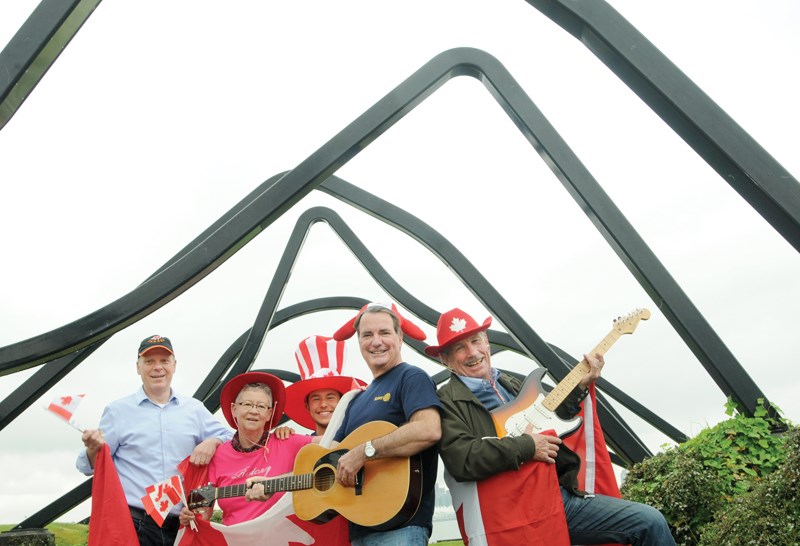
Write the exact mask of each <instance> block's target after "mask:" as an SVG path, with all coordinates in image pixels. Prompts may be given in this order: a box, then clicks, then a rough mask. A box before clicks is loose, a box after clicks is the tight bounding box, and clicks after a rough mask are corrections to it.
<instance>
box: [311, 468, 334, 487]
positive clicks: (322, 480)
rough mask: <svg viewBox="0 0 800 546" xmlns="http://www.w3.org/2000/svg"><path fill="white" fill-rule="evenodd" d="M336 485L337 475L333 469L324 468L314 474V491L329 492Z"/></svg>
mask: <svg viewBox="0 0 800 546" xmlns="http://www.w3.org/2000/svg"><path fill="white" fill-rule="evenodd" d="M334 483H336V474H335V473H334V471H333V468H330V467H323V468H320V469H319V470H317V472H316V473H315V474H314V489H316V490H317V491H327V490H328V489H330V488H331V487H333V485H334Z"/></svg>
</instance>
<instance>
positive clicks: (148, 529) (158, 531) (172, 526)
mask: <svg viewBox="0 0 800 546" xmlns="http://www.w3.org/2000/svg"><path fill="white" fill-rule="evenodd" d="M129 508H130V509H131V518H132V519H133V528H134V529H136V534H137V535H138V536H139V544H140V545H141V546H172V545H173V544H175V536H176V535H177V534H178V528H179V527H180V521H179V520H178V516H167V519H166V520H165V521H164V525H163V527H159V526H158V523H156V521H155V520H154V519H153V518H151V517H150V516H148V515H147V513H146V512H145V511H144V510H142V509H141V508H134V507H132V506H131V507H129Z"/></svg>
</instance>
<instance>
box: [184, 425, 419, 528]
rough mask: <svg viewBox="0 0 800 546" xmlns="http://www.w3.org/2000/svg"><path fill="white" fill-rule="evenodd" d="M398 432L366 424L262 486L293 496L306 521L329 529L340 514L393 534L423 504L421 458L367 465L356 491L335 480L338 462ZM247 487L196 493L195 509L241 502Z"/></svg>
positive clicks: (311, 451) (306, 452)
mask: <svg viewBox="0 0 800 546" xmlns="http://www.w3.org/2000/svg"><path fill="white" fill-rule="evenodd" d="M396 428H397V427H396V426H395V425H393V424H392V423H389V422H387V421H373V422H371V423H366V424H365V425H362V426H360V427H358V428H357V429H355V430H354V431H353V432H351V433H350V434H349V435H348V436H347V437H346V438H345V439H344V440H342V442H341V443H340V444H339V445H338V446H336V447H335V448H331V449H327V448H324V447H322V446H320V445H318V444H308V445H306V446H303V447H302V448H301V449H300V451H299V452H298V453H297V458H295V461H294V471H293V473H292V474H291V475H284V476H280V477H276V478H271V479H267V480H263V481H260V482H258V483H262V484H263V485H264V491H265V492H266V493H277V492H280V491H291V492H292V504H293V506H294V512H295V514H296V515H297V517H299V518H300V519H302V520H304V521H316V522H318V523H325V522H326V521H329V520H330V519H332V518H333V517H334V516H336V514H341V515H342V516H343V517H344V518H345V519H347V520H349V521H351V522H353V523H356V524H358V525H362V526H364V527H371V528H373V529H375V530H378V531H382V530H389V529H394V528H396V527H399V526H400V525H402V524H404V523H405V522H407V521H408V520H410V519H411V518H412V517H413V516H414V514H415V513H416V512H417V508H418V507H419V503H420V499H421V498H422V465H421V462H420V459H419V456H418V455H415V456H413V457H391V458H386V459H375V460H372V461H367V462H366V463H365V464H364V467H363V468H362V469H361V470H360V471H359V473H358V474H357V476H356V485H355V487H345V486H343V485H341V484H340V483H339V481H338V480H337V479H336V468H337V466H338V462H339V458H340V457H341V456H342V455H344V454H345V453H347V452H348V451H349V450H350V449H352V448H353V447H355V446H358V445H360V444H363V443H364V442H366V441H367V440H373V439H375V438H377V437H380V436H384V435H386V434H389V433H390V432H392V431H393V430H395V429H396ZM246 492H247V485H246V484H239V485H229V486H225V487H214V486H213V485H207V486H205V487H200V488H198V489H193V490H192V491H191V492H190V493H189V496H188V499H187V505H188V506H189V508H190V509H195V508H201V507H205V506H211V505H212V504H213V503H214V501H215V500H216V499H222V498H231V497H242V496H244V494H245V493H246Z"/></svg>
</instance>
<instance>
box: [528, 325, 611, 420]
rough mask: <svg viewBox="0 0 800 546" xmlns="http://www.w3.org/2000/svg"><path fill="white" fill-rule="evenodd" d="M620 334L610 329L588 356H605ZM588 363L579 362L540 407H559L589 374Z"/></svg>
mask: <svg viewBox="0 0 800 546" xmlns="http://www.w3.org/2000/svg"><path fill="white" fill-rule="evenodd" d="M620 335H621V333H620V332H619V331H617V330H616V329H612V330H611V331H610V332H609V333H608V335H607V336H606V337H604V338H603V340H602V341H601V342H600V343H598V344H597V346H595V348H594V349H592V350H591V352H590V353H589V354H592V355H593V354H601V355H604V354H606V351H608V350H609V349H610V348H611V346H612V345H614V342H616V341H617V340H618V339H619V338H620ZM589 370H590V368H589V363H588V362H586V359H583V360H581V361H580V362H578V364H576V365H575V367H574V368H572V371H570V372H569V373H568V374H567V376H566V377H565V378H564V379H562V380H561V381H560V382H559V383H558V385H556V386H555V388H553V390H552V391H550V393H549V394H548V395H547V396H545V397H544V400H542V405H543V406H544V407H545V408H547V409H549V410H550V411H556V408H558V406H560V405H561V403H562V402H563V401H564V400H565V399H566V398H567V396H569V393H571V392H572V391H573V390H575V387H577V386H578V383H580V382H581V379H582V378H583V376H584V375H586V374H587V373H588V372H589Z"/></svg>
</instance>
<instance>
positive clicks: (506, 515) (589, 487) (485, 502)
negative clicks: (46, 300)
mask: <svg viewBox="0 0 800 546" xmlns="http://www.w3.org/2000/svg"><path fill="white" fill-rule="evenodd" d="M589 393H590V396H588V397H587V398H586V399H585V400H584V402H583V409H582V410H581V413H580V415H581V417H583V422H582V423H581V426H580V428H579V429H578V430H577V431H575V432H574V433H573V434H571V435H570V436H568V437H567V438H565V439H564V443H565V444H566V445H567V446H568V447H569V448H570V449H572V450H573V451H575V452H576V453H577V454H578V455H579V456H580V457H581V461H582V464H581V471H580V474H579V477H578V485H579V488H580V489H583V490H585V491H587V492H589V493H599V494H604V495H612V496H615V497H619V496H620V493H619V487H618V486H617V481H616V478H615V476H614V470H613V467H612V466H611V457H610V456H609V454H608V449H607V447H606V443H605V437H604V435H603V430H602V429H601V428H600V422H599V420H598V418H597V411H596V408H597V401H596V391H595V387H594V385H592V386H591V387H590V389H589ZM444 477H445V481H446V482H447V486H448V487H449V488H450V495H451V497H452V500H453V508H454V509H455V511H456V518H457V520H458V526H459V530H460V531H461V538H462V539H463V540H464V544H465V545H467V546H516V545H518V544H526V545H536V546H550V545H554V546H557V545H569V544H570V541H569V531H568V529H567V522H566V517H565V515H564V506H563V504H562V501H561V493H560V490H559V485H558V477H557V476H556V470H555V465H550V464H544V463H538V462H529V463H526V464H523V465H522V467H521V468H520V469H519V470H514V471H507V472H501V473H500V474H497V475H495V476H492V477H491V478H489V479H486V480H481V481H479V482H457V481H456V480H455V479H454V478H453V477H452V476H451V475H450V474H449V473H448V472H447V471H445V473H444Z"/></svg>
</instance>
